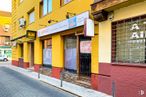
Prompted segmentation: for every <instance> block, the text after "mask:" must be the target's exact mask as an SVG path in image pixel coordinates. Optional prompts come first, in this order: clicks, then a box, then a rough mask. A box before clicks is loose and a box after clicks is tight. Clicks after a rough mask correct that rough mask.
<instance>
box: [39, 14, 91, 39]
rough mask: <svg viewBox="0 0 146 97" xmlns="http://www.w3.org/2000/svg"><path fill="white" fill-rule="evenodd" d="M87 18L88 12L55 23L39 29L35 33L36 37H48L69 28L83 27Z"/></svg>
mask: <svg viewBox="0 0 146 97" xmlns="http://www.w3.org/2000/svg"><path fill="white" fill-rule="evenodd" d="M88 18H89V12H88V11H87V12H84V13H82V14H79V15H77V16H75V17H72V18H70V19H67V20H64V21H62V22H59V23H56V24H54V25H51V26H48V27H45V28H43V29H40V30H38V32H37V36H38V37H42V36H45V35H50V34H54V33H57V32H60V31H65V30H68V29H71V28H75V27H79V26H82V25H84V21H85V19H88Z"/></svg>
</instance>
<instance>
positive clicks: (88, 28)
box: [84, 19, 94, 37]
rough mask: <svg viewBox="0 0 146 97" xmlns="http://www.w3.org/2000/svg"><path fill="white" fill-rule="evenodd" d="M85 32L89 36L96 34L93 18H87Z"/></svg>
mask: <svg viewBox="0 0 146 97" xmlns="http://www.w3.org/2000/svg"><path fill="white" fill-rule="evenodd" d="M84 34H85V36H88V37H93V36H94V21H93V20H91V19H86V20H85V24H84Z"/></svg>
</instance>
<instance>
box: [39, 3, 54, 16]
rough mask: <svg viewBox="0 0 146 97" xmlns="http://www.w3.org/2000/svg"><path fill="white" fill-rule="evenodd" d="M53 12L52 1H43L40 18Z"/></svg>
mask: <svg viewBox="0 0 146 97" xmlns="http://www.w3.org/2000/svg"><path fill="white" fill-rule="evenodd" d="M51 12H52V0H41V2H40V17H42V16H45V15H47V14H48V13H51Z"/></svg>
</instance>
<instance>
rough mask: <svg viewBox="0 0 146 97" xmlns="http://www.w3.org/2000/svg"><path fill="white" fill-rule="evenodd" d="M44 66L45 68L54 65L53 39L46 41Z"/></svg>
mask: <svg viewBox="0 0 146 97" xmlns="http://www.w3.org/2000/svg"><path fill="white" fill-rule="evenodd" d="M43 64H44V65H45V66H51V64H52V39H47V40H44V49H43Z"/></svg>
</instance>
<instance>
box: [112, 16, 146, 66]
mask: <svg viewBox="0 0 146 97" xmlns="http://www.w3.org/2000/svg"><path fill="white" fill-rule="evenodd" d="M112 62H120V63H121V62H122V63H136V64H138V63H140V64H144V63H146V15H143V16H138V17H134V18H129V19H125V20H121V21H116V22H113V23H112Z"/></svg>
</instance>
